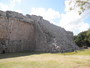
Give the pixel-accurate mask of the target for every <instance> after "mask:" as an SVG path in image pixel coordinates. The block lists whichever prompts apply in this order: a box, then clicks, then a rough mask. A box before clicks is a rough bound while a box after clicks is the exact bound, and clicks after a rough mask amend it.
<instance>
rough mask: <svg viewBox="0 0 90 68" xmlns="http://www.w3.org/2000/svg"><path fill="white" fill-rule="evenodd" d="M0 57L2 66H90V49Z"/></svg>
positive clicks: (81, 67)
mask: <svg viewBox="0 0 90 68" xmlns="http://www.w3.org/2000/svg"><path fill="white" fill-rule="evenodd" d="M0 58H2V59H0V68H90V49H88V50H83V51H78V52H71V53H64V54H61V53H53V54H51V53H43V54H30V53H13V54H2V55H0Z"/></svg>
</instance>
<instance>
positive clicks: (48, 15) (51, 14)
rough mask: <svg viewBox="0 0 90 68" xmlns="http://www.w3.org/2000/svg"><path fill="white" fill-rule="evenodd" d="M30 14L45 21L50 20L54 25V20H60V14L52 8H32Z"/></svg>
mask: <svg viewBox="0 0 90 68" xmlns="http://www.w3.org/2000/svg"><path fill="white" fill-rule="evenodd" d="M30 14H32V15H38V16H42V17H43V18H44V19H46V20H49V21H50V22H52V23H54V22H53V20H54V19H60V13H59V12H58V11H55V10H53V9H51V8H49V9H45V8H32V9H31V13H30Z"/></svg>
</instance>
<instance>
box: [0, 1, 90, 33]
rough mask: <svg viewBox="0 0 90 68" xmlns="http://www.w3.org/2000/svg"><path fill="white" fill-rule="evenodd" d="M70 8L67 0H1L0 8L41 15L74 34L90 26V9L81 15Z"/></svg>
mask: <svg viewBox="0 0 90 68" xmlns="http://www.w3.org/2000/svg"><path fill="white" fill-rule="evenodd" d="M68 9H69V5H68V1H67V0H0V10H3V11H7V10H12V11H17V12H20V13H23V14H24V15H25V14H30V15H32V14H33V15H40V16H42V17H43V18H44V19H46V20H49V21H50V22H51V23H53V24H55V25H58V26H61V27H63V28H65V29H66V30H68V31H72V32H73V33H74V34H78V33H79V32H82V31H85V30H88V29H89V28H90V10H88V11H87V12H85V13H84V14H82V15H81V16H80V15H78V13H77V12H75V11H72V12H70V11H68Z"/></svg>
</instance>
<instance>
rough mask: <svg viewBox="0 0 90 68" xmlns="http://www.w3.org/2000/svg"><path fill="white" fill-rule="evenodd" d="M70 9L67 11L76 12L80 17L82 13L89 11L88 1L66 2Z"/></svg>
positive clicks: (73, 0) (70, 0) (89, 0)
mask: <svg viewBox="0 0 90 68" xmlns="http://www.w3.org/2000/svg"><path fill="white" fill-rule="evenodd" d="M68 1H69V5H70V9H69V10H77V11H78V13H79V15H81V14H82V13H83V12H84V11H86V10H88V9H90V0H68Z"/></svg>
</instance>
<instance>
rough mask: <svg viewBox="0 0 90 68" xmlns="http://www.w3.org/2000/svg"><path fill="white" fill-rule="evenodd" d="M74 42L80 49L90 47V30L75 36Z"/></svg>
mask: <svg viewBox="0 0 90 68" xmlns="http://www.w3.org/2000/svg"><path fill="white" fill-rule="evenodd" d="M74 41H75V43H76V44H77V45H78V46H79V47H85V48H87V47H90V29H89V30H87V31H84V32H81V33H79V34H78V35H77V36H74Z"/></svg>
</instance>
